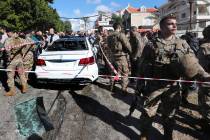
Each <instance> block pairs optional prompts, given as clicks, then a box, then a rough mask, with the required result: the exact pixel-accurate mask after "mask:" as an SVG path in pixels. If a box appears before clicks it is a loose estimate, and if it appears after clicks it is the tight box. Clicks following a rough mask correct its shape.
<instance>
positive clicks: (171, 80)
mask: <svg viewBox="0 0 210 140" xmlns="http://www.w3.org/2000/svg"><path fill="white" fill-rule="evenodd" d="M0 71H6V72H7V71H14V70H10V69H0ZM15 71H16V72H26V73H37V74H38V73H39V74H48V73H55V74H56V73H57V72H56V71H54V72H36V71H24V70H15ZM67 72H68V70H66V72H63V73H60V74H65V75H75V74H71V73H67ZM77 76H90V75H84V74H77ZM91 76H92V75H91ZM98 76H99V77H103V78H115V77H116V76H113V75H98ZM122 77H127V76H118V78H122ZM127 78H128V79H139V80H147V81H165V82H179V83H197V84H208V85H210V82H203V81H191V80H182V79H177V80H174V79H163V78H148V77H127Z"/></svg>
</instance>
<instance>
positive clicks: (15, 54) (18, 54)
mask: <svg viewBox="0 0 210 140" xmlns="http://www.w3.org/2000/svg"><path fill="white" fill-rule="evenodd" d="M8 41H9V42H8V43H7V44H6V45H7V46H12V47H14V46H16V47H14V48H12V49H11V50H9V51H8V59H9V60H10V61H11V60H13V59H15V58H22V56H23V54H22V47H17V45H20V44H22V43H23V39H21V38H19V37H16V38H11V39H10V40H8Z"/></svg>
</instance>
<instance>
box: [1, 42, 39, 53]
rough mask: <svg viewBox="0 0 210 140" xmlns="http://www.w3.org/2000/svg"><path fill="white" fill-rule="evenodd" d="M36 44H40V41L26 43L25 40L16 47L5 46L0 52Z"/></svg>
mask: <svg viewBox="0 0 210 140" xmlns="http://www.w3.org/2000/svg"><path fill="white" fill-rule="evenodd" d="M36 43H42V42H41V41H27V40H25V41H24V42H23V43H21V44H18V45H14V46H5V47H3V48H1V49H0V51H4V50H7V51H9V50H11V49H13V48H19V47H22V46H25V45H33V44H36Z"/></svg>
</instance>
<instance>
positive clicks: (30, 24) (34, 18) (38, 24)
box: [0, 0, 64, 31]
mask: <svg viewBox="0 0 210 140" xmlns="http://www.w3.org/2000/svg"><path fill="white" fill-rule="evenodd" d="M52 2H53V0H4V1H2V0H1V1H0V11H1V12H0V19H1V20H0V25H3V26H6V27H8V28H11V29H13V30H18V31H23V30H27V29H33V30H42V31H44V30H48V29H49V28H51V27H53V28H55V29H56V30H57V31H62V30H64V23H63V21H61V20H60V17H59V15H58V13H57V11H56V10H55V9H53V8H52V7H51V6H50V5H49V3H52Z"/></svg>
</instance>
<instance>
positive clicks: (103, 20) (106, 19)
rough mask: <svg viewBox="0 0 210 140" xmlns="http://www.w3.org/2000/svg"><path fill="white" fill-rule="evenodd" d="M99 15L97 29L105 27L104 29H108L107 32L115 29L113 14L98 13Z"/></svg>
mask: <svg viewBox="0 0 210 140" xmlns="http://www.w3.org/2000/svg"><path fill="white" fill-rule="evenodd" d="M98 15H99V17H98V18H97V20H96V23H95V28H98V27H99V26H103V27H104V29H107V30H109V29H113V28H112V26H113V25H112V23H111V20H112V13H110V12H103V11H98Z"/></svg>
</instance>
